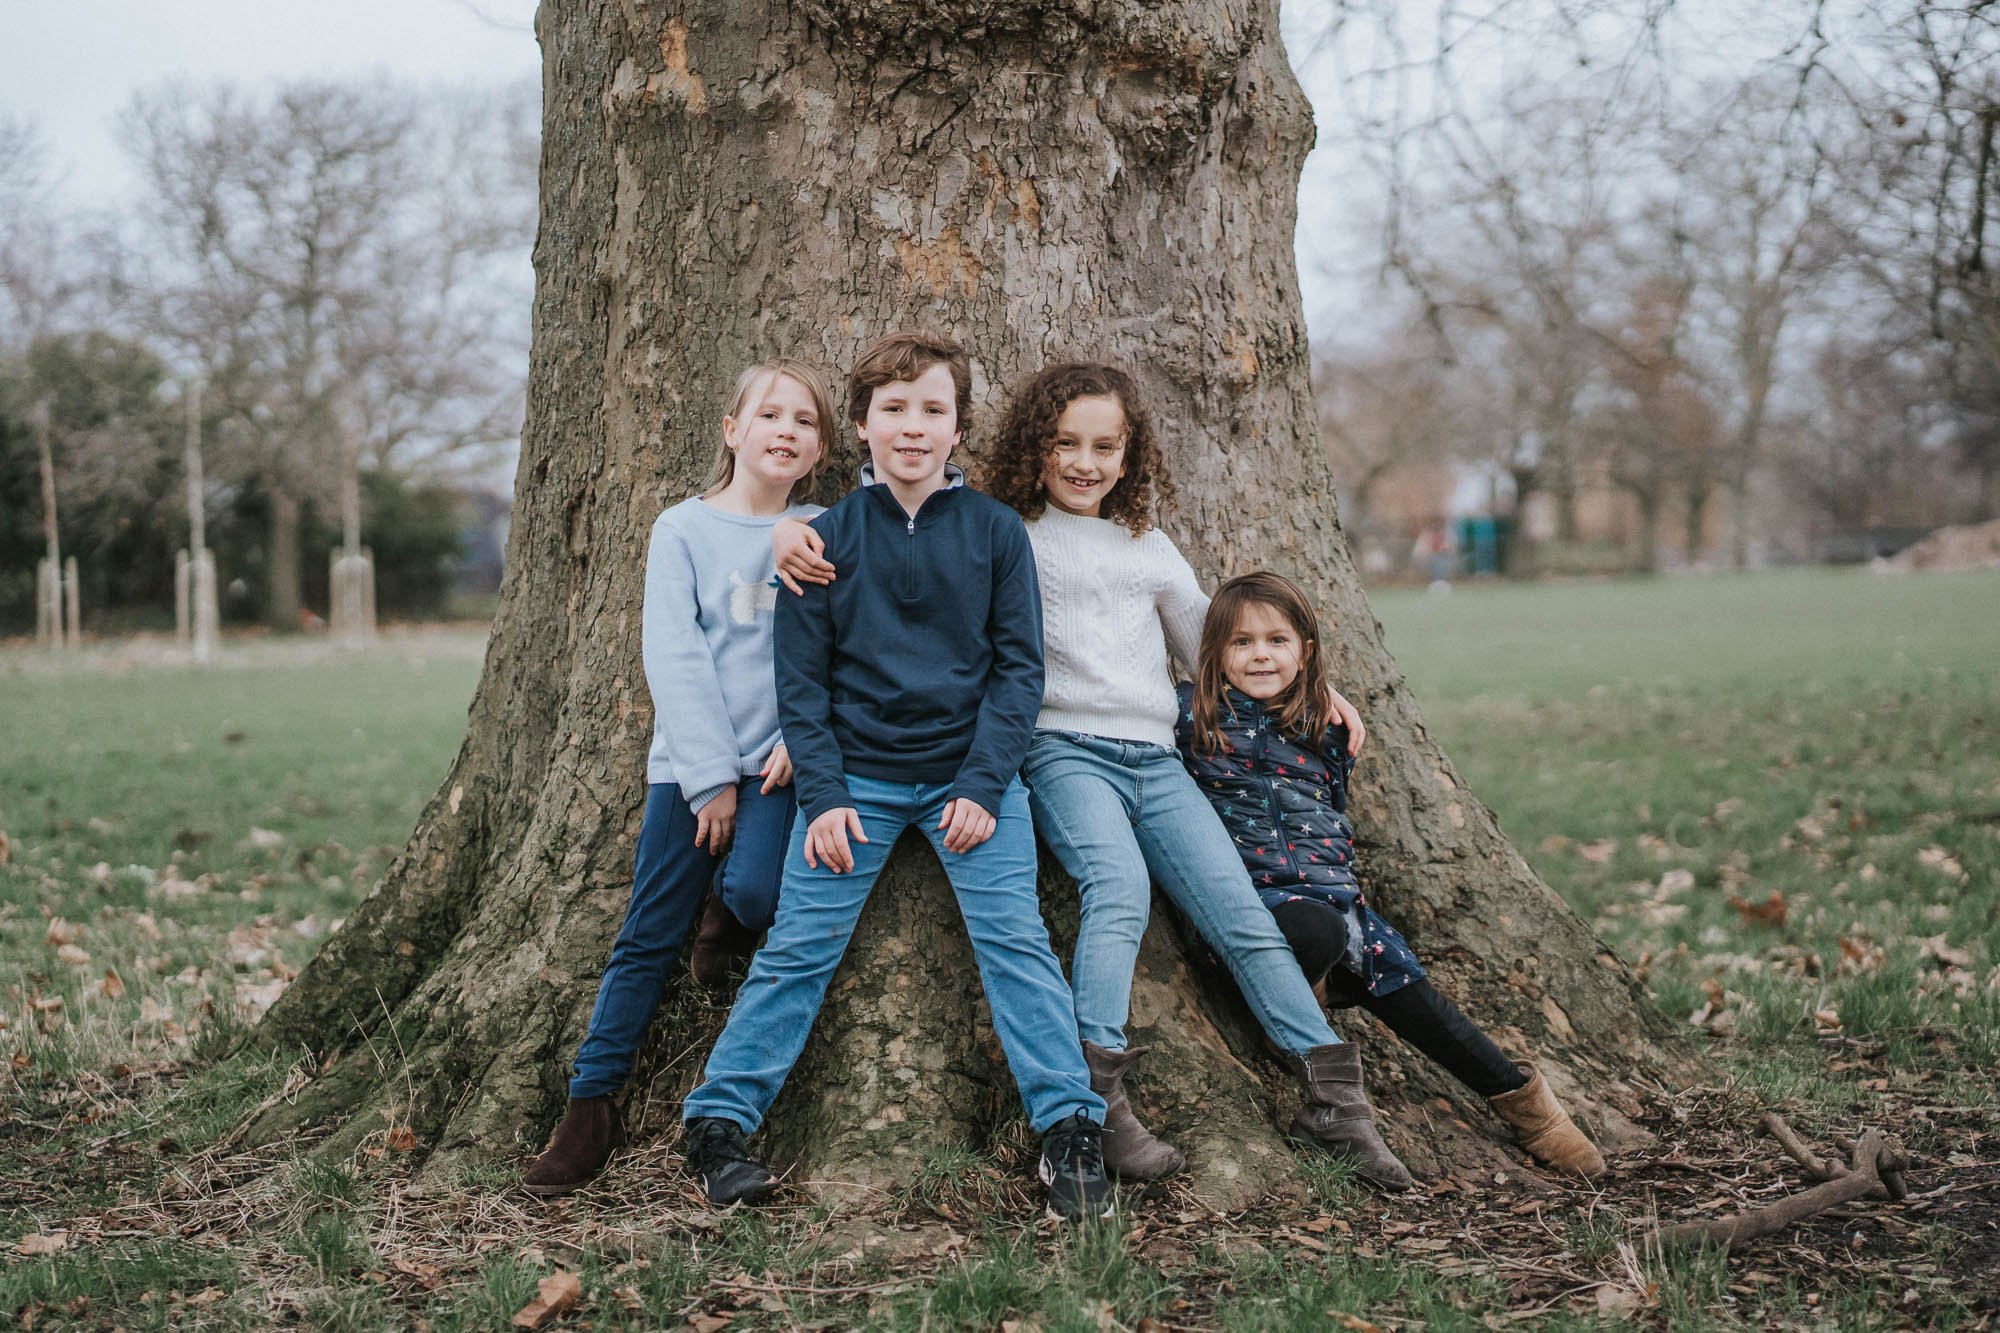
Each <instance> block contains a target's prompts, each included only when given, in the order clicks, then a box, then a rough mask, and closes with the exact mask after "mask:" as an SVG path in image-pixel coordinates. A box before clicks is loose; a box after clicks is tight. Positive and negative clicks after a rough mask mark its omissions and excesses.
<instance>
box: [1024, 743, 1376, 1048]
mask: <svg viewBox="0 0 2000 1333" xmlns="http://www.w3.org/2000/svg"><path fill="white" fill-rule="evenodd" d="M1021 774H1022V776H1023V777H1024V778H1026V779H1027V783H1028V789H1029V792H1030V793H1031V795H1030V798H1029V799H1030V800H1031V802H1032V803H1033V806H1034V812H1035V827H1036V828H1037V829H1039V830H1040V831H1041V835H1042V838H1043V840H1044V841H1046V842H1047V843H1048V844H1049V850H1051V851H1053V852H1054V853H1055V854H1056V859H1057V860H1058V861H1061V862H1062V866H1063V869H1064V870H1067V871H1068V872H1069V874H1070V878H1072V879H1074V880H1075V881H1076V884H1077V890H1078V892H1079V893H1080V894H1081V902H1080V908H1081V910H1080V913H1079V919H1078V923H1077V932H1076V959H1075V961H1074V963H1073V964H1072V965H1071V967H1070V982H1071V985H1072V986H1074V987H1075V990H1076V1027H1077V1032H1078V1033H1079V1034H1080V1035H1081V1036H1082V1037H1083V1039H1084V1040H1085V1041H1091V1042H1095V1043H1097V1044H1098V1045H1099V1046H1102V1047H1104V1048H1105V1049H1107V1050H1114V1051H1117V1050H1123V1049H1124V1048H1125V1020H1126V1018H1127V1017H1128V1016H1129V1015H1130V1013H1131V1007H1132V969H1133V967H1134V966H1136V965H1137V963H1138V961H1139V940H1140V938H1141V937H1142V936H1143V935H1145V933H1146V917H1147V914H1148V912H1149V911H1150V909H1151V907H1152V899H1153V881H1155V880H1157V881H1159V885H1160V887H1161V888H1162V889H1164V890H1166V894H1167V897H1168V898H1170V899H1172V900H1173V903H1174V905H1175V906H1177V907H1179V908H1180V909H1181V911H1183V912H1185V913H1186V914H1187V917H1188V919H1189V920H1190V921H1192V922H1193V923H1194V928H1195V929H1196V930H1198V931H1200V932H1201V937H1202V938H1203V939H1205V940H1207V941H1208V942H1209V944H1211V945H1212V946H1214V948H1215V951H1216V952H1217V953H1219V954H1221V955H1222V961H1223V962H1224V963H1225V964H1226V965H1227V966H1228V968H1229V971H1230V973H1231V975H1233V976H1234V977H1235V978H1236V984H1237V985H1238V986H1239V987H1241V988H1242V991H1243V998H1244V999H1246V1000H1248V1001H1249V1002H1250V1008H1251V1009H1252V1010H1254V1011H1255V1012H1256V1015H1257V1021H1258V1022H1260V1023H1262V1024H1263V1025H1264V1031H1265V1032H1266V1033H1268V1034H1269V1035H1270V1038H1271V1040H1272V1041H1274V1042H1276V1043H1277V1044H1278V1045H1280V1046H1282V1047H1284V1048H1285V1049H1286V1050H1288V1051H1305V1050H1309V1049H1311V1048H1312V1047H1314V1046H1326V1045H1330V1044H1332V1043H1334V1042H1337V1041H1339V1040H1340V1038H1339V1037H1337V1036H1335V1035H1334V1032H1333V1029H1332V1028H1330V1027H1328V1026H1327V1023H1326V1015H1325V1014H1324V1013H1322V1012H1321V1010H1320V1007H1319V1001H1317V1000H1315V999H1314V998H1313V993H1312V987H1311V986H1310V985H1308V984H1307V982H1306V979H1305V977H1304V976H1303V975H1302V974H1301V973H1300V972H1299V965H1298V962H1297V960H1296V959H1294V958H1293V956H1292V950H1291V947H1290V946H1289V945H1288V944H1286V942H1285V935H1284V932H1283V931H1281V930H1279V929H1278V923H1277V922H1276V921H1275V920H1273V919H1272V917H1271V913H1270V912H1269V911H1268V910H1266V909H1265V907H1264V904H1263V901H1262V900H1261V899H1259V898H1258V897H1257V891H1256V890H1255V889H1253V888H1252V887H1251V886H1250V872H1249V871H1247V870H1245V869H1244V868H1243V860H1242V858H1241V857H1239V856H1238V855H1237V854H1236V844H1235V843H1233V842H1231V841H1230V839H1229V831H1228V830H1227V829H1225V828H1223V826H1222V819H1221V817H1220V816H1219V815H1217V814H1216V813H1215V808H1214V807H1213V806H1211V805H1210V804H1209V803H1208V798H1207V797H1206V796H1203V795H1202V794H1201V789H1200V788H1198V787H1196V786H1195V784H1194V779H1193V778H1191V777H1189V776H1188V773H1187V770H1186V769H1185V768H1182V767H1181V759H1180V756H1179V755H1178V754H1176V753H1175V752H1174V751H1172V750H1169V749H1166V748H1165V747H1163V746H1159V745H1148V744H1146V743H1144V742H1143V741H1118V740H1109V739H1106V738H1104V737H1101V736H1079V735H1076V734H1075V733H1073V732H1064V731H1038V732H1036V733H1035V739H1034V742H1033V744H1031V745H1030V746H1029V747H1028V761H1027V763H1026V764H1025V765H1023V766H1022V769H1021Z"/></svg>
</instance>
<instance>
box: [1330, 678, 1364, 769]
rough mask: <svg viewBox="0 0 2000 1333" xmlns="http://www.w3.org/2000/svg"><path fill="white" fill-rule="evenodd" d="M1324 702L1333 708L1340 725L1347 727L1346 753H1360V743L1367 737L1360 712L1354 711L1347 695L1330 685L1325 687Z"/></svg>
mask: <svg viewBox="0 0 2000 1333" xmlns="http://www.w3.org/2000/svg"><path fill="white" fill-rule="evenodd" d="M1326 702H1327V706H1328V707H1329V708H1331V709H1333V715H1334V716H1335V717H1337V718H1339V719H1340V725H1341V726H1343V727H1346V728H1347V753H1349V754H1350V755H1356V754H1360V753H1361V743H1362V742H1363V741H1365V740H1367V739H1368V727H1367V724H1365V723H1364V722H1362V720H1361V714H1359V713H1357V712H1355V711H1354V705H1353V704H1351V703H1349V702H1347V697H1346V696H1345V695H1343V694H1342V693H1341V692H1340V691H1339V690H1336V689H1335V688H1333V686H1331V685H1329V686H1327V687H1326Z"/></svg>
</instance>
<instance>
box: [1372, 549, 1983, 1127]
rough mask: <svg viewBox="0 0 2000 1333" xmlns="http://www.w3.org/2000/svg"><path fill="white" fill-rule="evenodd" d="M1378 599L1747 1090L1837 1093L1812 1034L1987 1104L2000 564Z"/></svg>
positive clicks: (1481, 758) (1459, 750) (1546, 872)
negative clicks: (1999, 570)
mask: <svg viewBox="0 0 2000 1333" xmlns="http://www.w3.org/2000/svg"><path fill="white" fill-rule="evenodd" d="M1375 608H1376V612H1377V615H1378V616H1379V617H1380V619H1381V621H1382V623H1383V625H1384V629H1385V634H1386V636H1387V642H1388V644H1389V647H1390V650H1391V651H1392V652H1394V653H1395V654H1396V655H1397V658H1398V660H1399V662H1401V664H1402V665H1403V668H1404V670H1405V672H1406V673H1407V675H1408V677H1409V680H1410V684H1411V686H1412V688H1413V690H1414V691H1415V693H1416V696H1417V698H1418V699H1419V701H1420V702H1421V703H1422V704H1423V706H1424V708H1425V713H1426V717H1427V720H1428V721H1429V723H1430V725H1431V727H1432V728H1433V730H1434V731H1435V732H1436V734H1437V735H1438V737H1439V738H1440V740H1441V741H1442V743H1443V744H1444V746H1445V748H1446V750H1447V751H1448V752H1449V753H1450V755H1451V757H1452V759H1453V761H1454V762H1455V763H1456V764H1457V765H1458V766H1459V768H1460V769H1461V771H1462V772H1463V774H1464V776H1465V778H1466V779H1467V781H1468V782H1470V784H1471V786H1472V789H1473V791H1475V792H1476V793H1478V794H1479V795H1480V796H1481V798H1482V799H1484V800H1485V801H1486V802H1488V804H1490V805H1491V806H1492V807H1493V808H1494V810H1495V811H1496V812H1497V813H1498V815H1499V816H1500V820H1501V824H1502V827H1504V828H1505V829H1506V830H1507V832H1508V834H1509V835H1510V836H1511V837H1512V838H1513V839H1514V841H1515V843H1516V845H1518V846H1519V847H1520V848H1521V850H1522V851H1523V853H1524V854H1526V855H1527V857H1528V858H1529V860H1530V862H1531V863H1532V864H1533V865H1534V867H1535V869H1536V870H1537V871H1538V872H1539V873H1540V874H1541V876H1542V877H1543V879H1545V880H1546V881H1547V882H1548V883H1549V885H1550V886H1551V887H1553V888H1554V889H1555V890H1556V891H1557V892H1558V893H1560V894H1562V895H1563V897H1564V898H1565V899H1567V900H1568V901H1569V902H1570V903H1571V904H1572V905H1573V906H1575V907H1576V908H1577V909H1578V910H1579V911H1580V912H1582V913H1583V914H1584V915H1585V916H1586V917H1587V918H1589V919H1590V920H1591V921H1592V922H1593V923H1594V924H1595V925H1596V926H1597V927H1598V929H1599V930H1600V931H1601V932H1602V933H1603V934H1604V936H1605V938H1606V939H1608V940H1609V941H1610V942H1611V943H1612V944H1613V945H1615V946H1616V947H1617V948H1618V950H1619V952H1620V953H1622V954H1623V955H1624V956H1625V957H1626V958H1628V959H1631V960H1634V961H1638V962H1640V963H1641V964H1642V966H1643V968H1644V971H1645V975H1646V979H1647V982H1648V984H1649V986H1650V987H1651V989H1652V991H1653V993H1654V996H1655V998H1656V999H1657V1000H1658V1001H1659V1002H1660V1004H1661V1005H1662V1006H1663V1007H1664V1008H1666V1009H1667V1010H1668V1012H1669V1013H1670V1014H1672V1015H1674V1016H1676V1017H1680V1016H1688V1015H1692V1014H1694V1013H1695V1012H1697V1011H1699V1010H1700V1009H1702V1007H1703V1006H1707V1007H1708V1008H1709V1011H1710V1012H1709V1015H1708V1017H1707V1019H1706V1021H1705V1022H1704V1023H1703V1024H1701V1025H1700V1026H1701V1028H1702V1030H1703V1032H1704V1033H1705V1034H1707V1035H1709V1036H1712V1037H1725V1038H1731V1039H1732V1040H1731V1041H1729V1042H1725V1043H1724V1044H1723V1047H1722V1050H1721V1052H1720V1053H1721V1054H1723V1055H1724V1056H1725V1057H1727V1056H1728V1055H1729V1054H1730V1052H1731V1051H1732V1050H1740V1051H1743V1052H1752V1051H1754V1052H1756V1053H1757V1054H1758V1056H1759V1058H1756V1059H1748V1060H1745V1061H1744V1062H1743V1063H1742V1072H1743V1075H1744V1077H1746V1078H1747V1079H1749V1080H1751V1081H1753V1082H1758V1083H1761V1084H1765V1085H1767V1086H1768V1088H1769V1090H1770V1091H1773V1092H1780V1091H1791V1090H1794V1089H1795V1088H1796V1087H1797V1085H1798V1084H1799V1083H1800V1081H1801V1080H1804V1081H1807V1082H1812V1081H1816V1080H1819V1079H1823V1078H1824V1076H1825V1074H1826V1072H1827V1063H1826V1062H1825V1061H1824V1060H1822V1059H1820V1058H1818V1057H1819V1054H1820V1052H1819V1049H1818V1046H1817V1044H1816V1042H1815V1041H1814V1040H1813V1039H1814V1038H1816V1037H1818V1036H1821V1035H1827V1036H1832V1035H1836V1034H1838V1035H1844V1036H1847V1037H1850V1038H1855V1039H1861V1040H1866V1041H1871V1042H1878V1043H1881V1044H1882V1045H1884V1046H1885V1047H1886V1048H1887V1049H1886V1052H1885V1054H1886V1057H1887V1059H1888V1061H1889V1063H1890V1065H1891V1066H1892V1068H1891V1070H1890V1071H1888V1072H1889V1074H1890V1076H1893V1077H1895V1078H1898V1079H1919V1080H1934V1079H1951V1080H1954V1081H1957V1082H1963V1083H1964V1085H1965V1086H1964V1087H1963V1088H1962V1089H1960V1092H1961V1093H1962V1095H1964V1096H1967V1097H1973V1098H1978V1099H1981V1100H1982V1101H1990V1099H1991V1098H1992V1097H1993V1096H1994V1086H1993V1080H1992V1078H1991V1075H1992V1071H1993V1070H1994V1068H1995V1065H1996V1062H2000V970H1996V966H1995V965H1996V963H2000V576H1996V575H1993V574H1964V575H1935V576H1928V577H1914V578H1913V577H1897V576H1885V575H1875V574H1871V573H1867V572H1863V571H1856V572H1846V573H1834V572H1822V571H1802V572H1795V573H1786V574H1777V575H1766V576H1761V577H1755V578H1720V579H1699V580H1696V579H1685V580H1671V581H1660V582H1653V583H1596V584H1565V585H1553V586H1550V585H1541V586H1518V587H1517V586H1490V587H1473V588H1464V589H1459V590H1455V591H1453V592H1451V593H1449V594H1429V593H1417V592H1396V593H1393V594H1389V595H1385V596H1382V597H1378V598H1377V599H1376V600H1375ZM1800 1038H1803V1039H1804V1040H1799V1039H1800ZM1774 1052H1775V1053H1779V1055H1780V1058H1777V1059H1768V1058H1763V1057H1765V1056H1767V1055H1769V1054H1771V1053H1774ZM1793 1056H1796V1057H1799V1058H1796V1059H1794V1058H1788V1057H1793ZM1836 1063H1838V1062H1836ZM1833 1072H1834V1073H1836V1074H1838V1073H1840V1072H1843V1071H1839V1070H1835V1071H1833ZM1960 1076H1963V1077H1960ZM1853 1082H1854V1080H1852V1079H1836V1080H1834V1083H1833V1084H1832V1085H1830V1086H1829V1087H1828V1088H1826V1089H1825V1091H1828V1092H1830V1093H1831V1092H1836V1091H1838V1090H1839V1089H1847V1088H1851V1087H1852V1085H1853Z"/></svg>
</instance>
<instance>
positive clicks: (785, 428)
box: [722, 375, 820, 490]
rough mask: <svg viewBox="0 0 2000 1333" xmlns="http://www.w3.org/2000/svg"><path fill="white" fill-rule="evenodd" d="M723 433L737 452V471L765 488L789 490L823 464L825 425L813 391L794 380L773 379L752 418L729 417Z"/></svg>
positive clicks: (751, 415)
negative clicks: (821, 428)
mask: <svg viewBox="0 0 2000 1333" xmlns="http://www.w3.org/2000/svg"><path fill="white" fill-rule="evenodd" d="M722 431H723V435H724V437H725V438H726V439H727V440H728V441H729V447H730V448H731V449H733V450H735V451H736V466H737V467H738V468H740V469H741V470H742V471H743V474H744V476H745V478H746V479H747V480H750V481H753V482H755V483H757V484H758V485H759V486H760V487H782V488H784V489H786V490H789V489H790V487H791V485H792V483H793V482H795V481H797V480H798V479H799V478H800V477H803V476H804V475H805V474H806V473H807V472H809V471H811V470H812V465H813V464H814V463H815V462H817V461H819V450H820V439H819V432H820V421H819V415H818V413H817V412H816V411H815V410H814V407H813V395H812V390H810V389H808V388H806V386H805V385H803V384H801V383H799V382H798V381H797V380H795V379H793V378H792V377H791V376H790V375H775V376H773V377H772V379H771V383H770V384H769V385H768V386H766V388H765V390H764V396H763V399H762V401H760V402H758V404H757V406H756V408H755V409H754V410H753V411H752V412H751V413H750V414H749V416H748V417H747V418H746V419H744V420H741V421H739V420H737V419H735V418H734V417H726V418H724V419H723V422H722Z"/></svg>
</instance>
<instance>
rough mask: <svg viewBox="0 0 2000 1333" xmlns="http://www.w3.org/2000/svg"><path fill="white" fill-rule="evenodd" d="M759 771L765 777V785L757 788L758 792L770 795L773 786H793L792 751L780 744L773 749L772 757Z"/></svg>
mask: <svg viewBox="0 0 2000 1333" xmlns="http://www.w3.org/2000/svg"><path fill="white" fill-rule="evenodd" d="M757 772H758V773H759V774H761V775H762V776H763V779H764V785H763V786H761V787H759V788H758V789H757V790H758V792H760V793H762V794H767V795H768V794H769V792H770V790H771V788H773V787H789V786H791V785H792V756H791V752H790V751H788V750H787V749H785V747H784V746H782V745H780V746H778V747H777V748H776V749H775V750H772V751H771V757H770V758H769V759H766V760H765V761H764V766H763V767H762V768H760V769H758V770H757Z"/></svg>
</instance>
